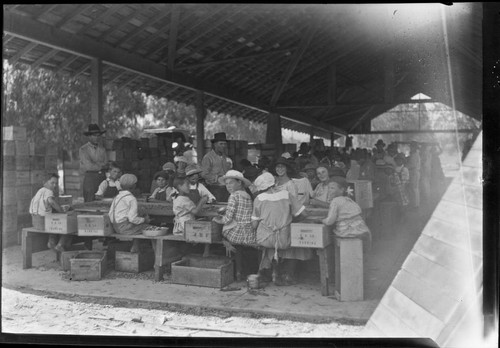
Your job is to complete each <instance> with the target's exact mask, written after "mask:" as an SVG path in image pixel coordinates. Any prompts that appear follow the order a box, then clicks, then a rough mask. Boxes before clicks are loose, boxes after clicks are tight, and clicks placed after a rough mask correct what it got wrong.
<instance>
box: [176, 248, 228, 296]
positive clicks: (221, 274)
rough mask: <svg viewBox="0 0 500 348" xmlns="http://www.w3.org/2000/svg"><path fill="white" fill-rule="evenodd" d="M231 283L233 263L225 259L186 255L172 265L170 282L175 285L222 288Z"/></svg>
mask: <svg viewBox="0 0 500 348" xmlns="http://www.w3.org/2000/svg"><path fill="white" fill-rule="evenodd" d="M233 281H234V270H233V262H232V261H231V260H230V259H228V258H225V257H220V256H219V257H218V256H209V257H202V256H201V255H188V256H185V257H183V258H182V260H180V261H177V262H173V263H172V282H173V283H176V284H185V285H196V286H206V287H211V288H223V287H225V286H226V285H229V284H231V283H232V282H233Z"/></svg>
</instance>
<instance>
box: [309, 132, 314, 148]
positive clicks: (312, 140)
mask: <svg viewBox="0 0 500 348" xmlns="http://www.w3.org/2000/svg"><path fill="white" fill-rule="evenodd" d="M309 144H310V145H311V147H313V146H314V128H313V127H311V128H310V129H309Z"/></svg>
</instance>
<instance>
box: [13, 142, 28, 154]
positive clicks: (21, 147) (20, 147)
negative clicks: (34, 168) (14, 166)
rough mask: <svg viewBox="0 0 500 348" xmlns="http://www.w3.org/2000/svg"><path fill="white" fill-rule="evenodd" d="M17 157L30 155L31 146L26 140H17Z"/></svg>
mask: <svg viewBox="0 0 500 348" xmlns="http://www.w3.org/2000/svg"><path fill="white" fill-rule="evenodd" d="M15 142H16V157H19V156H29V155H30V146H29V145H28V143H27V142H26V141H25V140H16V141H15Z"/></svg>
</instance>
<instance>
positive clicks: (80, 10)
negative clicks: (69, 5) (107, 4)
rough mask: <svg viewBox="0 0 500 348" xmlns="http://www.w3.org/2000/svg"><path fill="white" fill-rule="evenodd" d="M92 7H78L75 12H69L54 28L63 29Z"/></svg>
mask: <svg viewBox="0 0 500 348" xmlns="http://www.w3.org/2000/svg"><path fill="white" fill-rule="evenodd" d="M91 6H92V5H79V6H77V7H76V8H75V9H74V10H73V11H70V12H68V13H67V14H66V15H65V16H64V17H63V18H61V20H59V22H57V23H56V24H55V25H54V26H55V27H56V28H62V27H63V26H64V25H65V24H66V23H68V22H69V21H70V20H72V19H74V18H75V17H76V16H78V15H80V14H81V13H83V12H85V11H86V10H87V9H88V8H89V7H91Z"/></svg>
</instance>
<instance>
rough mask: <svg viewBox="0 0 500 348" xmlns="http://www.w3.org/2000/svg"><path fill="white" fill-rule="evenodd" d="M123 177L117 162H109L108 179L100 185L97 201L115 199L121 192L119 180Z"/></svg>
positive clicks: (96, 195) (96, 196)
mask: <svg viewBox="0 0 500 348" xmlns="http://www.w3.org/2000/svg"><path fill="white" fill-rule="evenodd" d="M121 175H122V171H121V169H120V167H118V165H117V164H116V162H109V163H108V168H107V170H106V177H107V178H106V180H104V181H103V182H101V184H100V185H99V189H98V190H97V192H96V194H95V198H96V199H97V200H100V199H103V198H115V197H116V196H117V195H118V192H119V191H120V190H121V186H120V181H119V180H118V179H120V176H121Z"/></svg>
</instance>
